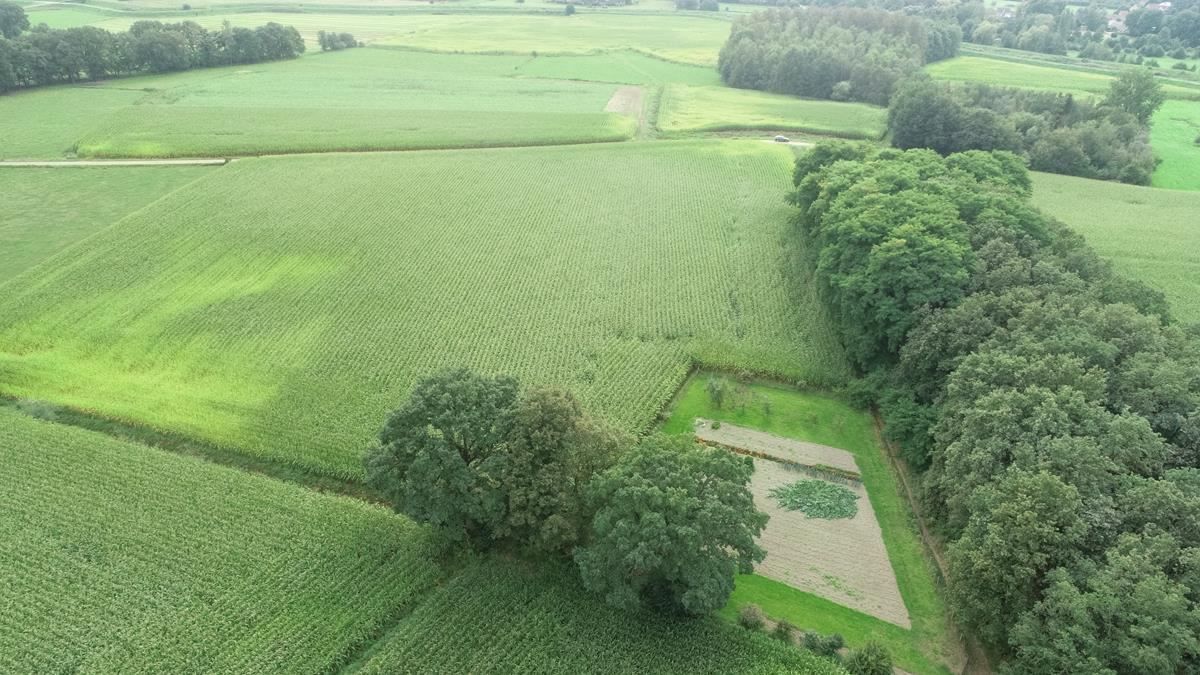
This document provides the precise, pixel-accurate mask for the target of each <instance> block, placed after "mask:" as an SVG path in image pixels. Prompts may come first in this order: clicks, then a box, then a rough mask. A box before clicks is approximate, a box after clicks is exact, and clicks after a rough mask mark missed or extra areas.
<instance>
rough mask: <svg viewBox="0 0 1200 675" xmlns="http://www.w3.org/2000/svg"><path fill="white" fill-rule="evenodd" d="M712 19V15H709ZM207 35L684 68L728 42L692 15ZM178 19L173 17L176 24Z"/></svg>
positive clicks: (364, 24)
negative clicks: (330, 39) (321, 39)
mask: <svg viewBox="0 0 1200 675" xmlns="http://www.w3.org/2000/svg"><path fill="white" fill-rule="evenodd" d="M714 14H715V12H714ZM138 18H144V17H136V16H133V17H126V16H120V17H113V18H111V19H106V20H103V21H101V22H99V23H97V24H96V25H98V26H100V27H102V28H108V29H110V30H124V29H126V28H128V26H129V24H131V23H133V22H134V21H136V20H137V19H138ZM189 18H190V20H193V21H196V22H197V23H199V24H200V25H202V26H204V27H206V28H209V29H210V30H211V29H217V28H220V26H221V24H222V22H224V21H226V20H228V21H230V22H231V23H233V25H235V26H259V25H262V24H264V23H267V22H269V21H276V22H279V23H283V24H285V25H290V26H295V27H296V30H298V31H300V33H301V35H303V36H304V38H305V39H306V40H307V41H308V42H309V44H310V47H313V46H315V44H316V43H315V41H316V34H317V31H319V30H337V31H346V32H350V33H353V34H354V36H355V37H356V38H358V39H360V40H366V41H368V42H371V43H374V44H380V45H394V46H403V47H415V48H420V49H427V50H432V51H440V52H473V53H509V54H523V55H524V54H531V53H532V52H535V51H536V52H538V53H540V54H587V53H592V52H600V51H607V50H621V49H634V50H637V51H642V52H646V53H649V54H653V55H655V56H659V57H662V58H666V59H668V60H671V61H678V62H681V63H691V64H696V65H701V66H712V65H715V64H716V62H717V52H718V51H720V49H721V45H723V44H724V43H725V38H727V37H728V36H729V22H728V21H727V20H723V19H722V17H713V18H709V17H700V16H692V15H681V16H664V15H657V14H645V15H638V16H631V15H628V14H604V13H599V12H592V13H588V12H580V13H578V14H576V15H574V16H563V15H561V14H546V15H537V14H466V13H449V14H416V13H397V14H395V15H379V14H310V13H303V14H295V13H265V12H250V13H228V14H225V13H222V14H205V15H200V16H192V17H189ZM175 20H178V19H175Z"/></svg>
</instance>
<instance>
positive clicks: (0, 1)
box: [0, 0, 29, 40]
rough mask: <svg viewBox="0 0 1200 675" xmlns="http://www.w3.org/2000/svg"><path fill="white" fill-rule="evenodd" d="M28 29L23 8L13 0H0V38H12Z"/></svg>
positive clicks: (27, 21)
mask: <svg viewBox="0 0 1200 675" xmlns="http://www.w3.org/2000/svg"><path fill="white" fill-rule="evenodd" d="M27 30H29V17H27V16H25V9H24V8H23V7H21V6H20V5H18V4H17V3H15V2H8V0H0V38H7V39H10V40H11V39H12V38H15V37H17V36H18V35H20V34H21V33H23V32H25V31H27Z"/></svg>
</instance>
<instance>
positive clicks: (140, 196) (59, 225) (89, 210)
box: [0, 166, 212, 287]
mask: <svg viewBox="0 0 1200 675" xmlns="http://www.w3.org/2000/svg"><path fill="white" fill-rule="evenodd" d="M211 170H212V168H211V167H188V166H179V167H153V168H141V167H122V168H119V169H14V168H0V194H3V195H4V208H5V215H4V217H3V218H0V287H2V286H3V285H4V282H6V281H8V280H9V279H12V278H13V277H15V276H17V275H18V274H20V273H22V272H24V271H25V270H27V269H29V268H31V267H34V266H35V265H38V264H39V263H41V262H43V261H45V260H46V259H47V258H49V257H51V256H52V255H54V254H55V253H58V252H59V251H62V250H63V249H65V248H67V247H68V246H70V245H72V244H74V243H76V242H78V241H81V240H83V239H86V238H87V237H89V236H91V235H93V234H95V233H96V232H99V231H100V230H103V229H104V228H106V227H108V226H110V225H112V224H113V223H115V222H117V221H118V220H120V219H121V218H124V217H125V216H127V215H129V214H130V213H133V212H134V211H137V210H138V209H140V208H142V207H143V206H145V205H147V204H149V203H151V202H153V201H154V200H156V199H158V198H160V197H162V196H164V195H166V194H168V193H170V192H172V191H174V190H176V189H178V188H180V187H182V186H184V185H187V184H188V183H191V182H192V181H194V180H197V179H198V178H200V177H201V176H203V175H205V173H206V172H208V171H211Z"/></svg>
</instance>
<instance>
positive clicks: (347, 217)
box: [0, 141, 848, 478]
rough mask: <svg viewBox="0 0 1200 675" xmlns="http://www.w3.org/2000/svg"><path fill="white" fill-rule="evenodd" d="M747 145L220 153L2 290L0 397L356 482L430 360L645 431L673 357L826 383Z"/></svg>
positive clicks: (834, 348) (770, 182)
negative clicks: (542, 392) (392, 413)
mask: <svg viewBox="0 0 1200 675" xmlns="http://www.w3.org/2000/svg"><path fill="white" fill-rule="evenodd" d="M791 159H792V153H791V151H790V149H788V148H786V147H778V146H773V145H769V144H766V143H760V142H756V141H724V142H718V141H709V142H703V141H691V142H666V141H663V142H656V143H625V144H615V145H589V146H561V147H556V148H546V149H538V148H525V149H510V150H480V151H471V152H463V153H456V152H420V153H416V152H414V153H374V154H361V155H342V156H330V155H311V156H298V157H279V158H270V159H244V160H238V161H236V162H234V163H232V164H230V165H228V166H226V167H223V168H219V169H216V170H213V171H211V172H210V173H208V174H207V175H206V176H205V177H204V178H203V179H202V180H200V181H198V182H196V183H193V184H191V185H190V186H188V187H187V189H184V190H179V191H177V192H175V193H173V194H171V195H169V196H168V197H166V198H164V199H161V200H159V201H157V202H155V203H154V204H153V205H152V207H151V208H147V209H143V210H141V211H139V212H138V213H136V214H135V215H134V216H133V217H130V218H127V219H125V220H124V221H122V222H121V223H120V224H119V225H117V226H115V227H111V228H108V229H106V230H104V231H103V232H101V233H100V234H99V235H97V236H95V237H93V238H91V239H89V240H88V241H87V245H86V246H75V247H73V248H70V249H68V250H67V251H65V252H64V253H62V254H60V255H59V256H58V257H57V258H56V260H55V265H54V267H53V268H52V269H46V270H45V272H44V273H43V274H27V275H24V276H22V277H20V278H18V279H16V280H14V281H13V282H11V283H9V284H8V285H6V286H5V289H4V291H5V292H4V294H3V297H2V298H0V393H7V394H11V395H16V396H22V397H30V398H39V399H48V400H51V401H54V402H58V403H63V404H68V405H71V406H75V407H79V408H84V409H88V410H95V411H98V412H100V413H103V414H106V415H111V416H116V417H119V418H121V419H125V420H130V421H133V422H137V423H140V424H145V425H149V426H152V427H158V428H163V429H167V430H170V431H174V432H178V433H181V434H185V435H189V436H195V437H198V438H201V439H203V440H206V441H209V442H212V443H215V444H218V445H222V446H227V447H230V448H233V449H236V450H239V451H244V452H246V453H249V454H253V455H256V456H260V457H266V458H270V459H274V460H278V461H281V462H283V463H286V464H290V465H294V466H297V467H300V468H303V469H307V470H310V471H313V472H316V473H320V474H325V475H332V476H338V477H346V478H354V477H357V476H359V475H360V473H361V467H360V456H361V453H362V452H363V450H364V448H365V447H366V446H367V445H368V444H369V443H370V442H371V439H372V437H373V436H374V434H375V433H376V431H377V430H378V428H379V425H380V424H381V423H382V420H383V419H384V416H385V414H386V411H387V410H389V409H391V408H393V407H394V406H395V405H397V404H398V402H399V401H400V400H402V398H403V397H404V395H405V393H406V392H407V391H408V388H409V387H410V386H411V385H412V383H413V382H414V381H415V379H416V378H418V377H421V376H423V375H426V374H428V373H430V372H433V371H435V370H437V369H439V368H443V367H449V366H461V365H467V366H472V367H475V368H478V369H481V370H484V371H488V372H495V371H505V372H509V373H513V374H515V375H519V376H522V377H523V378H524V379H525V380H527V381H529V382H532V383H545V384H556V385H561V386H564V387H567V388H570V389H572V390H574V391H575V392H577V393H578V394H579V396H580V397H581V398H582V400H583V401H584V402H585V403H586V404H587V405H588V406H589V407H591V408H592V409H594V410H597V411H601V412H604V413H606V414H608V415H609V416H611V417H612V418H613V419H614V420H616V421H618V422H620V423H622V424H623V425H625V426H627V427H629V428H631V429H640V428H645V427H646V426H647V425H648V424H649V423H650V422H651V421H652V420H653V418H654V416H655V415H656V414H657V412H658V411H659V410H660V409H661V407H662V406H663V405H664V404H665V403H666V402H667V401H668V400H670V398H671V396H672V395H673V394H674V392H675V390H676V388H677V387H678V386H679V383H680V382H682V380H683V378H684V377H685V376H686V374H687V372H688V371H689V369H690V368H691V366H692V364H693V363H696V362H700V363H707V364H710V365H713V366H715V367H723V368H744V369H747V370H750V371H756V372H763V373H771V374H773V375H775V376H778V377H783V378H788V379H792V380H798V381H804V382H809V383H813V384H827V385H835V384H838V383H839V382H841V381H842V380H843V379H844V378H845V377H846V376H847V375H848V372H847V370H846V364H845V361H844V357H843V355H842V351H841V349H840V347H839V346H838V344H837V341H836V339H835V337H834V335H833V333H832V331H831V329H830V328H829V326H828V324H827V322H826V321H825V318H824V316H825V315H824V312H823V311H822V310H821V308H820V304H819V303H818V302H817V300H816V297H815V295H814V289H812V288H811V287H808V286H798V287H793V285H792V284H791V283H790V282H789V281H788V280H789V279H790V278H793V277H794V276H795V274H796V270H795V268H794V266H795V265H798V263H797V262H796V261H795V260H794V259H793V258H792V256H795V255H799V252H798V251H796V250H794V249H793V248H789V247H785V246H781V241H782V240H783V239H784V238H785V235H786V233H787V232H788V230H789V227H790V226H789V220H788V215H789V212H790V209H789V207H788V206H787V205H786V204H784V203H783V201H782V199H781V198H780V195H781V194H783V192H784V191H785V190H786V189H787V186H788V185H789V184H790V178H791Z"/></svg>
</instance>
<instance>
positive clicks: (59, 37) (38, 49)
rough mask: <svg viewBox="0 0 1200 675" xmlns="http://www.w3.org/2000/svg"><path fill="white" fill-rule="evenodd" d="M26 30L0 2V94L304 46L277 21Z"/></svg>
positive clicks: (236, 60) (274, 56) (263, 57)
mask: <svg viewBox="0 0 1200 675" xmlns="http://www.w3.org/2000/svg"><path fill="white" fill-rule="evenodd" d="M11 7H15V8H16V10H17V11H16V12H13V11H12V9H11ZM17 12H19V15H18V14H17ZM14 17H16V18H14ZM28 24H29V21H28V19H26V18H25V14H24V11H23V10H21V8H20V7H19V6H16V5H12V4H11V3H3V2H0V32H2V33H3V34H4V36H5V37H2V38H0V93H3V92H6V91H10V90H13V89H20V88H25V87H37V86H41V85H46V84H56V83H61V82H84V81H89V80H99V79H103V78H109V77H119V76H126V75H137V74H141V73H165V72H172V71H178V70H189V69H191V68H209V67H213V66H225V65H231V64H242V63H258V62H261V61H274V60H278V59H290V58H295V57H296V56H299V55H300V54H301V53H303V52H304V40H302V39H301V38H300V34H299V33H297V32H296V29H295V28H292V27H290V26H282V25H280V24H277V23H268V24H266V25H264V26H259V27H258V28H254V29H250V28H232V27H230V26H228V25H227V26H225V27H224V28H222V29H221V30H219V31H214V32H210V31H207V30H205V29H204V28H201V27H200V26H199V25H198V24H196V23H193V22H191V21H185V22H183V23H167V24H164V23H162V22H159V21H138V22H136V23H134V24H133V25H132V26H130V27H129V30H128V31H126V32H124V33H111V32H109V31H106V30H102V29H100V28H95V27H93V26H83V27H79V28H68V29H66V30H55V29H51V28H47V27H46V26H45V25H44V24H43V25H40V26H37V27H35V28H33V30H30V31H27V30H26V29H27V28H28Z"/></svg>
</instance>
